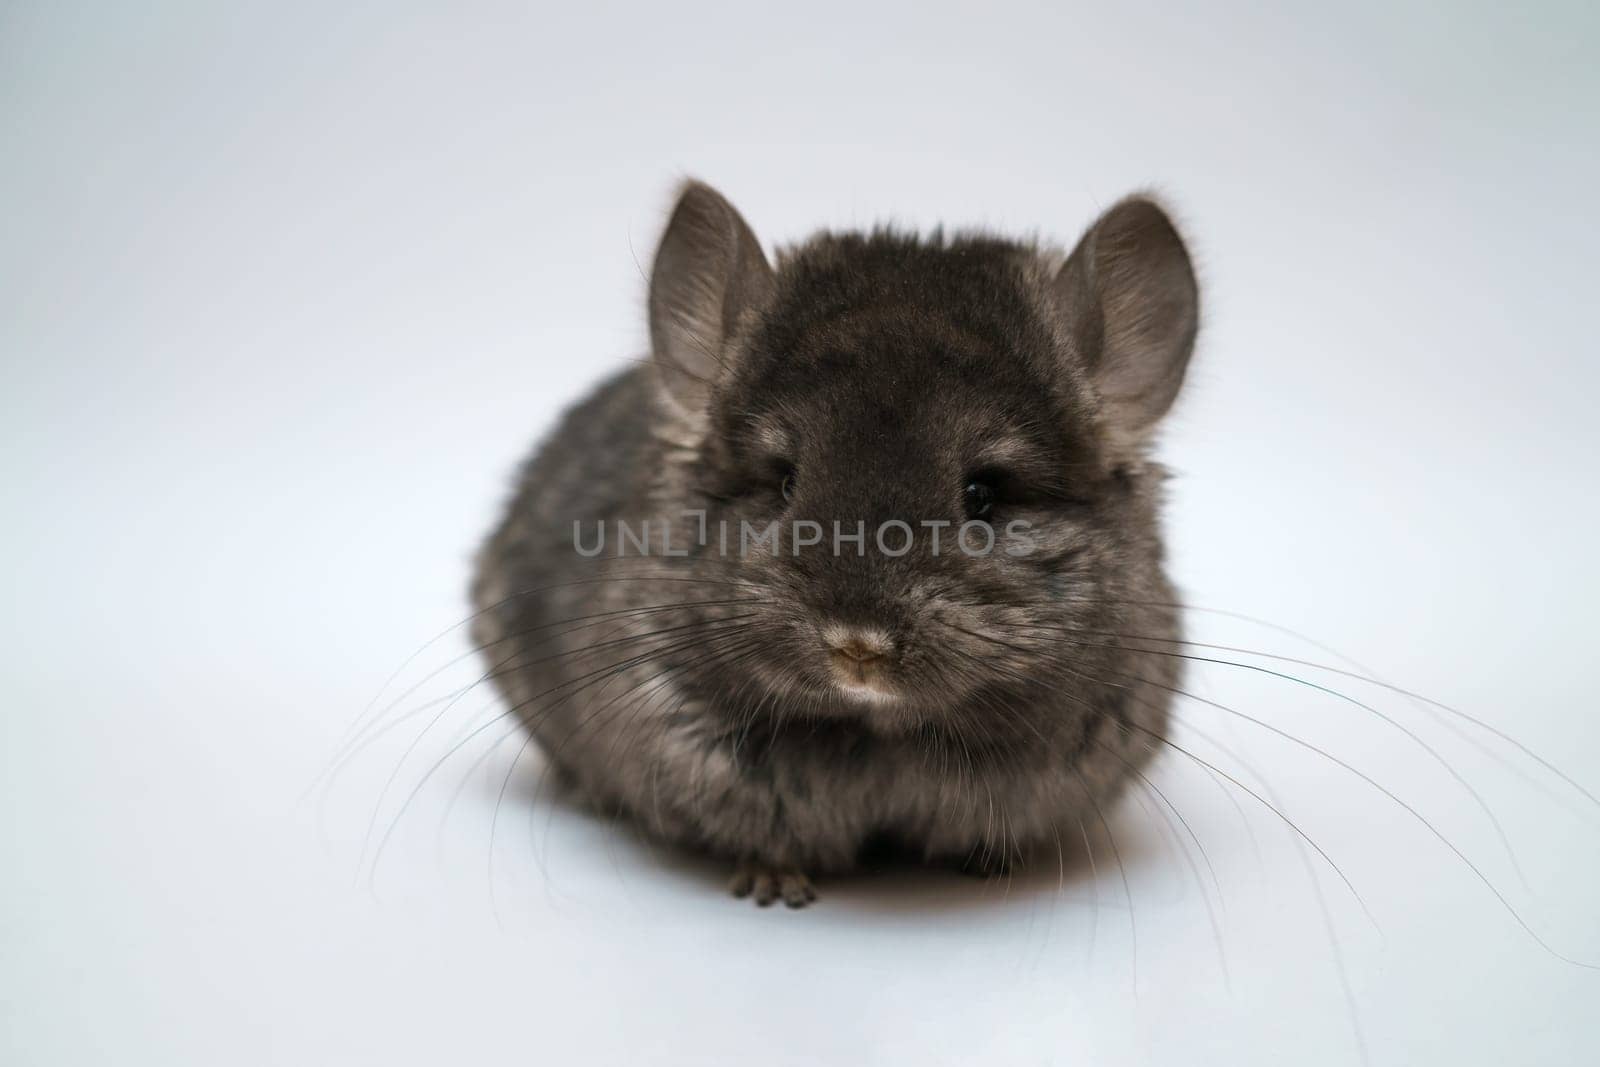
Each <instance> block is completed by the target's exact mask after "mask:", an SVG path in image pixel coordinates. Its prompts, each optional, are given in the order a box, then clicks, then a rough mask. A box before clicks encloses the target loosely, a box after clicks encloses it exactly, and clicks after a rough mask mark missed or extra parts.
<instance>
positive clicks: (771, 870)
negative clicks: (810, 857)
mask: <svg viewBox="0 0 1600 1067" xmlns="http://www.w3.org/2000/svg"><path fill="white" fill-rule="evenodd" d="M728 891H729V892H730V893H732V894H733V895H734V896H736V897H754V898H755V901H756V903H757V904H758V905H760V906H761V907H763V908H765V907H767V906H768V905H769V904H771V903H772V902H773V901H774V900H777V899H779V898H780V897H781V898H782V899H783V902H784V903H785V904H786V905H788V906H789V907H791V908H803V907H805V906H806V905H807V904H810V903H811V902H812V901H814V900H816V899H817V891H816V890H815V889H814V888H812V885H811V879H809V878H807V877H806V876H805V875H804V874H803V873H801V872H800V871H798V870H795V869H794V868H792V867H776V866H773V865H772V864H767V863H761V862H759V861H755V860H747V861H745V862H743V863H740V864H739V867H738V869H737V870H736V871H734V872H733V878H732V879H730V880H729V882H728Z"/></svg>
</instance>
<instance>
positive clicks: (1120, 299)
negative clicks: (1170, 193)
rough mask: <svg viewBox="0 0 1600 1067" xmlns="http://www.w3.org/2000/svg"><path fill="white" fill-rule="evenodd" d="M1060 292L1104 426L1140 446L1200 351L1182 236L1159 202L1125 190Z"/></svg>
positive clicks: (1078, 251)
mask: <svg viewBox="0 0 1600 1067" xmlns="http://www.w3.org/2000/svg"><path fill="white" fill-rule="evenodd" d="M1055 289H1056V293H1057V295H1058V296H1059V298H1060V299H1061V300H1062V302H1063V304H1064V305H1065V307H1066V309H1067V314H1068V322H1069V323H1070V324H1071V329H1072V331H1073V335H1074V338H1075V340H1076V341H1077V343H1078V348H1079V351H1080V353H1081V354H1082V357H1083V360H1084V362H1085V364H1086V365H1087V367H1088V369H1089V371H1090V374H1091V376H1092V377H1093V380H1094V382H1095V385H1096V387H1097V388H1098V390H1099V392H1100V396H1101V399H1102V401H1103V402H1104V404H1105V408H1106V421H1107V427H1108V429H1109V430H1110V432H1111V433H1112V434H1113V435H1114V436H1115V437H1116V438H1118V439H1119V440H1120V441H1121V442H1122V443H1137V442H1138V441H1140V440H1141V439H1143V438H1144V437H1145V436H1146V434H1147V433H1148V432H1149V430H1150V429H1151V428H1152V427H1153V426H1154V425H1155V423H1156V421H1157V420H1158V419H1160V418H1161V416H1162V415H1164V414H1166V412H1167V409H1168V408H1170V407H1171V406H1172V401H1173V400H1174V399H1175V398H1176V397H1177V395H1178V389H1179V387H1180V386H1181V385H1182V384H1183V375H1184V371H1185V369H1187V367H1188V366H1189V354H1190V352H1192V351H1193V350H1194V338H1195V332H1196V330H1197V329H1198V327H1199V321H1200V320H1199V299H1200V296H1199V289H1198V287H1197V286H1196V284H1195V278H1194V269H1193V267H1192V266H1191V265H1190V263H1189V253H1188V252H1187V251H1186V250H1185V249H1184V247H1183V238H1181V237H1179V236H1178V231H1177V229H1176V228H1175V227H1174V226H1173V225H1172V221H1171V220H1170V219H1168V218H1167V215H1166V212H1164V211H1162V210H1161V208H1160V207H1159V206H1158V205H1157V204H1156V203H1155V202H1154V201H1153V200H1149V199H1147V198H1145V197H1142V196H1132V197H1129V198H1128V199H1126V200H1123V201H1122V202H1120V203H1118V204H1117V205H1115V206H1114V207H1112V208H1111V209H1110V210H1109V211H1107V212H1106V213H1105V214H1104V215H1102V216H1100V218H1099V220H1098V221H1097V222H1095V224H1094V225H1093V226H1091V227H1089V231H1088V232H1087V233H1085V234H1084V235H1083V239H1082V240H1081V241H1079V242H1078V247H1077V248H1075V249H1074V250H1073V252H1072V255H1071V256H1070V257H1068V259H1067V262H1066V264H1065V265H1064V266H1063V267H1062V268H1061V272H1060V273H1059V274H1058V275H1057V276H1056V281H1055Z"/></svg>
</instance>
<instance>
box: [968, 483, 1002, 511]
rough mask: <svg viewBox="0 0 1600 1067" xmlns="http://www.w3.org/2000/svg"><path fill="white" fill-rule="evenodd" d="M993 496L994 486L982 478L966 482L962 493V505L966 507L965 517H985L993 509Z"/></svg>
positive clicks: (994, 494)
mask: <svg viewBox="0 0 1600 1067" xmlns="http://www.w3.org/2000/svg"><path fill="white" fill-rule="evenodd" d="M995 496H996V493H995V488H994V486H993V485H992V484H990V483H989V482H987V481H984V480H982V479H973V480H972V481H970V482H968V483H967V488H966V490H965V491H964V492H963V493H962V506H963V507H964V508H965V509H966V512H967V518H969V519H987V518H988V517H989V514H990V512H992V511H994V498H995Z"/></svg>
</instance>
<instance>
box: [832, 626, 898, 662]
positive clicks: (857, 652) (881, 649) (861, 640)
mask: <svg viewBox="0 0 1600 1067" xmlns="http://www.w3.org/2000/svg"><path fill="white" fill-rule="evenodd" d="M822 638H823V640H824V641H826V642H827V643H828V647H829V648H830V649H832V650H833V652H834V654H835V655H838V656H842V657H844V658H845V659H848V660H850V661H851V662H853V663H861V664H867V663H875V662H877V661H878V660H881V659H885V658H887V657H888V656H889V654H890V653H892V652H893V651H894V642H893V641H891V640H889V636H888V635H887V634H884V633H880V632H878V631H876V630H869V629H863V628H861V627H856V626H838V625H835V626H829V627H828V628H827V629H825V630H824V631H823V633H822Z"/></svg>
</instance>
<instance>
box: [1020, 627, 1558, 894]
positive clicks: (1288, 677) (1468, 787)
mask: <svg viewBox="0 0 1600 1067" xmlns="http://www.w3.org/2000/svg"><path fill="white" fill-rule="evenodd" d="M1046 628H1047V629H1053V630H1058V631H1060V632H1066V633H1087V634H1090V635H1092V636H1111V637H1114V638H1118V639H1124V640H1143V639H1142V638H1137V637H1131V636H1127V635H1119V634H1109V635H1108V634H1104V633H1099V632H1096V631H1087V630H1073V629H1072V628H1070V627H1046ZM1077 643H1078V644H1079V645H1081V646H1083V647H1085V648H1101V649H1112V650H1117V651H1129V652H1137V653H1141V654H1144V655H1151V656H1168V657H1171V658H1174V659H1180V660H1185V661H1190V662H1196V663H1210V664H1214V665H1217V666H1224V667H1237V668H1239V669H1240V670H1246V671H1253V672H1256V673H1259V674H1263V675H1266V676H1268V677H1271V678H1276V679H1279V680H1281V681H1286V682H1293V683H1295V684H1297V685H1302V686H1305V687H1306V688H1308V689H1313V690H1316V691H1317V692H1319V693H1325V694H1327V695H1328V696H1331V697H1334V698H1336V699H1338V700H1342V701H1344V702H1345V703H1347V704H1351V705H1353V706H1355V707H1357V708H1360V709H1361V710H1363V711H1365V712H1367V713H1368V714H1370V715H1373V716H1376V717H1377V718H1378V719H1380V720H1382V721H1383V722H1384V723H1386V724H1388V725H1389V726H1390V727H1391V728H1393V729H1395V730H1398V731H1399V732H1400V733H1402V734H1404V735H1405V736H1406V737H1407V738H1409V739H1410V740H1411V741H1412V742H1413V743H1414V744H1416V745H1417V747H1419V748H1421V749H1422V750H1423V751H1424V752H1426V753H1427V754H1428V756H1429V757H1431V758H1432V759H1433V761H1434V762H1435V763H1437V764H1439V766H1440V767H1442V768H1443V769H1444V771H1445V773H1447V774H1448V775H1450V777H1451V778H1453V779H1455V781H1456V783H1457V784H1458V785H1459V786H1460V787H1461V788H1462V789H1463V790H1465V791H1466V793H1467V795H1468V796H1470V797H1471V798H1472V800H1473V803H1474V804H1476V805H1477V807H1478V809H1479V810H1480V811H1482V812H1483V814H1484V817H1485V818H1487V819H1488V821H1489V824H1490V826H1491V827H1493V829H1494V832H1495V836H1496V837H1498V838H1499V840H1500V846H1501V848H1502V849H1504V850H1505V853H1506V857H1507V859H1508V860H1509V861H1510V863H1511V868H1512V870H1513V871H1514V872H1515V873H1516V875H1517V878H1518V879H1519V880H1520V881H1521V882H1522V884H1523V885H1524V886H1526V885H1527V879H1526V877H1524V875H1523V872H1522V864H1521V862H1520V861H1519V860H1518V859H1517V853H1516V849H1515V848H1513V847H1512V844H1511V838H1510V836H1509V835H1508V834H1507V833H1506V831H1505V827H1504V826H1503V825H1502V824H1501V822H1500V818H1499V816H1498V815H1496V814H1495V811H1494V809H1493V807H1491V806H1490V804H1489V802H1488V801H1487V800H1485V799H1484V797H1483V795H1482V794H1481V793H1479V792H1478V790H1477V788H1476V787H1475V786H1474V785H1473V784H1472V783H1471V782H1470V781H1468V780H1467V778H1466V776H1465V775H1463V774H1462V773H1461V772H1460V771H1458V770H1457V769H1456V768H1455V765H1454V764H1452V763H1451V762H1450V761H1449V760H1447V759H1445V757H1444V755H1443V754H1442V753H1440V752H1439V750H1438V749H1436V748H1434V747H1433V746H1432V745H1430V744H1429V743H1428V742H1427V741H1426V740H1424V739H1423V738H1422V737H1421V736H1420V735H1418V734H1417V733H1416V731H1414V730H1412V729H1411V728H1410V727H1408V726H1406V725H1405V724H1404V723H1402V722H1400V721H1399V720H1398V719H1396V718H1394V716H1392V715H1389V714H1387V713H1385V712H1383V711H1381V710H1379V709H1378V708H1375V707H1373V706H1372V705H1371V704H1368V703H1366V702H1365V701H1361V700H1357V699H1356V698H1355V697H1353V696H1350V695H1349V694H1347V693H1343V692H1340V691H1339V690H1337V689H1333V688H1331V687H1329V686H1325V685H1319V684H1318V683H1316V682H1313V681H1311V680H1309V679H1306V678H1300V677H1297V676H1296V675H1293V674H1288V673H1286V672H1284V671H1276V670H1273V669H1271V668H1269V667H1262V666H1259V665H1257V664H1253V663H1238V662H1235V661H1233V660H1225V659H1218V658H1215V657H1211V656H1196V655H1192V654H1190V653H1185V652H1172V651H1169V650H1164V649H1152V648H1135V647H1134V646H1132V645H1127V644H1116V645H1112V644H1099V643H1095V642H1088V641H1078V642H1077ZM1236 651H1240V652H1244V653H1246V654H1248V653H1249V650H1248V649H1238V650H1236ZM1267 658H1276V657H1267Z"/></svg>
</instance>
